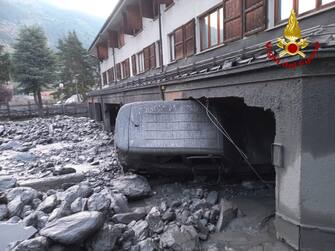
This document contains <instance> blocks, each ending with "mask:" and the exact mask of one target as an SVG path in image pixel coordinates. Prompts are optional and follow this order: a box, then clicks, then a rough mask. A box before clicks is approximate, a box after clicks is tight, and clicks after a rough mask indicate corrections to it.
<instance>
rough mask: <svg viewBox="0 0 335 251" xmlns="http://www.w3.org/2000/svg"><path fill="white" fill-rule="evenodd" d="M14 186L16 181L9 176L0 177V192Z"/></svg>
mask: <svg viewBox="0 0 335 251" xmlns="http://www.w3.org/2000/svg"><path fill="white" fill-rule="evenodd" d="M15 186H16V179H15V178H13V177H9V176H2V177H0V192H1V191H5V190H7V189H9V188H13V187H15Z"/></svg>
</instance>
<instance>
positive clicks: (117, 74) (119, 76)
mask: <svg viewBox="0 0 335 251" xmlns="http://www.w3.org/2000/svg"><path fill="white" fill-rule="evenodd" d="M116 78H117V79H118V80H120V79H121V65H120V63H118V64H117V65H116Z"/></svg>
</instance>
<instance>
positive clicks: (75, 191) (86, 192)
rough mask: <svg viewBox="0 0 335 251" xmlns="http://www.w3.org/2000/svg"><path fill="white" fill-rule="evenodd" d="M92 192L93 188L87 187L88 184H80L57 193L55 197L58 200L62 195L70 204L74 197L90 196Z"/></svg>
mask: <svg viewBox="0 0 335 251" xmlns="http://www.w3.org/2000/svg"><path fill="white" fill-rule="evenodd" d="M92 193H93V189H92V188H91V187H89V186H88V185H84V184H80V185H74V186H72V187H70V188H68V189H67V190H66V191H64V193H58V194H57V198H58V199H59V200H62V197H63V196H64V200H65V201H66V202H68V203H70V204H71V203H72V202H73V201H74V200H75V199H77V198H79V197H82V198H88V197H90V196H91V194H92Z"/></svg>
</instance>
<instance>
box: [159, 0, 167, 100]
mask: <svg viewBox="0 0 335 251" xmlns="http://www.w3.org/2000/svg"><path fill="white" fill-rule="evenodd" d="M157 2H158V22H159V41H160V42H159V61H160V63H161V72H162V73H163V72H164V64H163V35H162V13H161V4H160V1H157ZM164 90H165V88H164V86H162V85H161V84H159V91H160V94H161V99H162V100H163V101H164V100H165V95H164Z"/></svg>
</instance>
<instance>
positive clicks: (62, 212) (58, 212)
mask: <svg viewBox="0 0 335 251" xmlns="http://www.w3.org/2000/svg"><path fill="white" fill-rule="evenodd" d="M70 214H72V211H71V205H70V204H69V203H67V202H66V201H63V202H62V203H61V205H60V207H59V208H55V209H54V210H53V211H52V213H51V214H50V216H49V221H53V220H55V219H59V218H62V217H65V216H68V215H70Z"/></svg>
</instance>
